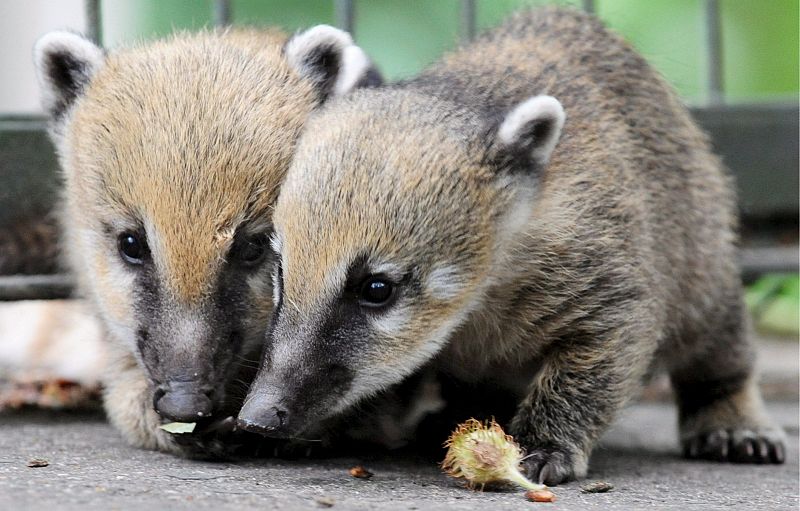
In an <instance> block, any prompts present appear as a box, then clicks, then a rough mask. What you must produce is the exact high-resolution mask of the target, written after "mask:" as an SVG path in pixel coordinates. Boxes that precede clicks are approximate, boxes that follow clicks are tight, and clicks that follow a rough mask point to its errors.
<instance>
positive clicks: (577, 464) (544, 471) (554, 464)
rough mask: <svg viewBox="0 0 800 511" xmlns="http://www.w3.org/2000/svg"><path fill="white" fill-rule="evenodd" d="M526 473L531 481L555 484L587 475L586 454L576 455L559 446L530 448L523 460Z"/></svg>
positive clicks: (548, 484)
mask: <svg viewBox="0 0 800 511" xmlns="http://www.w3.org/2000/svg"><path fill="white" fill-rule="evenodd" d="M523 467H524V470H525V475H526V476H527V477H528V479H530V480H531V481H534V482H537V483H540V484H546V485H547V486H555V485H557V484H561V483H564V482H567V481H571V480H573V479H577V478H578V477H583V476H584V475H586V461H585V457H584V456H576V455H575V454H573V453H571V452H570V451H568V450H566V449H561V448H558V447H539V448H534V449H530V450H529V451H528V455H527V456H526V457H525V460H524V461H523Z"/></svg>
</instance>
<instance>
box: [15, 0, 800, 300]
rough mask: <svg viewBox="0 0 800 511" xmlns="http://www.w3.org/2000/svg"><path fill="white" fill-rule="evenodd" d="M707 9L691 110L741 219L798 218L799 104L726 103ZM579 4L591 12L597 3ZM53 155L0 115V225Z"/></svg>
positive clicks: (92, 26) (709, 0)
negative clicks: (699, 85)
mask: <svg viewBox="0 0 800 511" xmlns="http://www.w3.org/2000/svg"><path fill="white" fill-rule="evenodd" d="M703 2H704V13H705V41H706V47H705V49H706V64H707V66H708V73H707V76H708V80H707V84H706V86H707V92H708V94H707V98H708V99H707V102H706V103H705V104H704V105H702V106H699V107H695V108H693V109H692V112H693V114H694V116H695V118H696V119H697V120H698V122H699V123H700V124H701V125H702V126H703V127H704V128H705V129H706V130H707V131H708V132H709V133H710V134H711V137H712V140H713V143H714V147H715V149H716V151H717V152H718V153H720V154H721V155H722V156H723V159H724V160H725V162H726V164H727V165H728V167H730V168H731V170H732V171H733V173H734V174H735V176H736V178H737V182H738V185H739V192H740V202H741V209H742V213H743V215H744V218H745V222H747V221H748V219H752V218H757V219H765V218H767V219H776V218H777V219H784V220H786V219H788V221H789V223H790V224H794V223H796V222H797V211H798V193H797V192H798V172H797V171H798V151H799V150H800V147H799V146H798V139H800V133H799V130H798V117H800V111H799V110H798V106H797V103H796V102H795V103H792V104H783V103H777V104H774V103H773V104H770V103H767V104H763V103H759V104H752V105H729V104H728V103H726V101H725V87H724V83H723V68H722V65H723V59H722V48H723V45H722V38H723V37H724V34H723V33H722V30H721V23H720V8H719V7H720V6H719V2H718V0H703ZM333 3H334V12H335V19H336V24H337V25H338V26H339V27H340V28H342V29H344V30H347V31H348V32H352V33H355V34H357V32H358V27H357V9H356V2H355V1H354V0H333ZM476 4H477V2H476V0H462V1H461V2H460V16H459V18H460V20H459V25H460V27H459V28H460V36H461V39H462V40H464V41H469V40H471V39H472V38H474V37H475V35H476V32H477V16H476V12H477V5H476ZM582 7H583V8H584V9H585V10H587V11H589V12H594V9H595V2H594V1H593V0H583V1H582ZM85 8H86V19H87V23H88V27H87V35H88V36H89V37H90V38H91V39H92V40H94V41H95V42H97V43H98V44H102V41H103V27H102V23H101V19H102V16H101V8H102V2H101V1H100V0H85ZM211 9H212V19H213V22H214V24H215V25H217V26H225V25H228V24H230V23H231V21H232V19H233V12H232V7H231V2H230V0H214V1H213V2H212V3H211ZM56 171H57V162H56V159H55V156H54V153H53V149H52V146H51V144H50V143H49V141H48V140H47V135H46V130H45V122H44V121H43V119H41V118H32V117H16V118H9V117H5V118H3V117H0V183H2V184H4V185H5V186H4V187H0V205H2V207H0V230H2V229H4V228H7V227H8V225H9V222H13V221H14V218H15V217H16V216H18V215H19V214H20V213H21V212H25V211H43V210H46V209H48V208H49V207H52V203H53V202H54V200H55V197H56V196H57V193H58V182H57V179H56V178H55V176H56ZM797 255H798V254H797V247H796V246H791V247H789V248H785V247H784V248H782V249H770V248H767V249H763V248H762V249H746V250H745V251H744V253H743V258H742V264H743V269H744V272H745V275H746V276H752V275H757V274H759V273H762V272H770V271H797V262H798V257H797ZM70 291H71V283H70V279H69V277H68V276H66V275H25V276H23V275H13V276H0V300H21V299H37V298H39V299H46V298H64V297H67V296H69V294H70Z"/></svg>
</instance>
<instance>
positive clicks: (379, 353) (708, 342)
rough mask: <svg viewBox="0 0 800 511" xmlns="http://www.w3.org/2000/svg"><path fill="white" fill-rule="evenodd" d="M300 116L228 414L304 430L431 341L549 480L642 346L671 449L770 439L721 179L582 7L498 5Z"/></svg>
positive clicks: (649, 72)
mask: <svg viewBox="0 0 800 511" xmlns="http://www.w3.org/2000/svg"><path fill="white" fill-rule="evenodd" d="M304 133H305V136H303V137H301V139H300V142H299V143H298V149H297V152H296V154H295V159H294V160H293V163H292V166H291V168H290V170H289V172H288V174H287V177H286V181H285V182H284V185H283V187H282V189H281V192H280V195H279V198H278V203H277V206H276V209H275V213H274V217H273V221H274V225H275V233H274V235H273V236H274V237H273V242H272V245H273V248H274V250H275V251H276V252H277V254H279V255H278V260H279V264H278V265H277V269H276V272H275V285H274V289H275V298H274V300H275V303H276V309H275V313H274V315H273V319H272V323H271V329H270V331H269V335H268V341H267V344H266V349H265V353H264V359H263V362H262V367H261V369H260V370H259V374H258V376H257V377H256V380H255V382H254V384H253V386H252V387H251V390H250V393H249V394H248V397H247V399H246V401H245V404H244V406H243V408H242V410H241V412H240V414H239V423H240V424H241V425H242V426H244V427H246V428H249V429H250V430H252V431H259V432H262V433H264V434H266V435H269V436H275V437H286V436H297V435H302V436H308V433H307V432H309V431H313V430H314V429H315V427H316V425H317V424H319V423H320V422H321V421H323V420H325V419H326V418H329V417H331V416H333V415H336V414H340V413H342V412H344V411H345V410H347V409H348V408H350V407H351V406H353V405H354V404H356V403H359V402H360V401H361V400H362V399H365V398H367V397H368V396H371V395H374V394H375V393H377V392H379V391H381V389H383V388H385V387H387V386H389V385H391V384H394V383H396V382H398V381H400V380H402V379H403V378H405V377H407V376H408V375H409V374H411V373H413V372H415V371H417V370H418V369H419V368H421V367H422V366H424V365H427V364H433V365H434V366H435V367H436V368H437V369H438V370H439V371H441V372H442V373H443V374H446V375H449V376H450V377H453V378H456V379H460V380H461V381H464V382H469V383H471V384H475V383H481V382H483V383H485V385H490V386H492V388H494V389H496V394H497V397H498V400H499V401H502V400H503V399H504V398H505V397H506V396H509V395H513V396H516V399H517V403H518V404H517V407H516V412H515V415H514V417H513V419H512V420H511V422H510V432H511V433H512V434H513V435H514V436H515V437H516V439H517V440H518V441H519V442H520V443H521V444H522V445H523V446H524V447H525V449H526V450H527V451H528V457H527V459H526V462H525V463H526V464H527V471H528V473H529V475H530V476H531V477H532V478H534V479H536V480H539V481H543V482H546V483H547V484H557V483H559V482H561V481H564V480H567V479H571V478H574V477H581V476H584V475H585V474H586V470H587V463H588V460H589V455H590V453H591V451H592V447H593V446H594V444H595V442H596V440H597V439H598V437H599V436H600V434H601V433H602V432H603V431H604V430H605V429H606V427H607V426H608V424H609V423H610V422H611V421H612V420H613V418H614V417H615V414H616V413H617V411H618V410H619V409H620V407H621V406H623V405H624V404H625V403H626V402H627V401H628V400H629V399H630V397H631V396H632V395H633V394H634V393H635V392H636V390H637V389H638V388H639V387H640V384H641V382H642V380H643V378H644V377H645V376H646V374H647V373H648V369H649V368H650V367H651V366H652V365H653V364H654V363H656V362H659V363H662V364H664V365H666V367H667V368H668V370H669V372H670V374H671V377H672V382H673V385H674V387H675V390H676V393H677V396H678V403H679V408H680V436H681V441H682V442H683V446H684V452H685V454H686V456H688V457H690V458H708V459H716V460H724V461H737V462H752V463H771V462H776V463H780V462H782V461H783V459H784V456H785V453H784V443H783V440H782V435H783V434H782V432H781V430H780V429H779V428H777V427H775V426H774V425H773V423H772V422H771V421H770V420H769V419H768V418H767V417H766V416H765V412H764V407H763V404H762V400H761V397H760V395H759V390H758V388H757V386H756V381H755V379H754V376H753V348H752V346H751V345H750V344H749V343H748V341H747V339H746V337H745V333H744V326H745V319H744V311H743V308H742V299H741V289H740V281H739V272H738V269H737V263H736V251H735V234H734V232H735V228H736V219H735V214H734V210H735V200H734V193H733V187H732V183H731V180H730V178H729V176H728V175H727V174H726V173H725V171H724V170H723V168H722V166H721V164H720V161H719V159H718V158H717V157H716V156H714V155H713V154H712V153H711V152H710V150H709V142H708V140H707V138H706V136H705V135H704V134H703V133H702V132H701V131H700V130H699V129H698V127H697V126H696V125H695V124H694V122H692V120H691V118H690V116H689V113H688V111H687V110H686V108H684V106H683V105H682V104H681V102H680V100H679V99H678V98H677V96H676V95H675V94H674V92H673V91H672V90H671V88H670V87H669V86H668V85H667V83H666V82H665V81H664V79H663V78H662V77H661V76H659V75H658V73H656V72H655V71H654V70H653V69H652V68H650V66H649V65H648V64H647V63H646V62H645V60H644V59H643V58H641V57H640V56H639V55H637V54H636V52H635V51H634V50H633V49H631V47H630V46H629V45H628V44H627V43H625V42H624V41H623V40H622V39H621V38H619V37H618V36H616V35H614V34H612V33H610V32H608V31H607V30H606V29H605V28H604V27H603V26H602V24H601V23H600V22H599V21H598V20H597V19H595V18H593V17H592V16H589V15H587V14H583V13H580V12H577V11H573V10H563V9H556V8H548V9H544V10H541V11H535V12H532V13H531V12H527V13H522V14H519V15H517V16H514V17H512V18H511V19H510V20H509V21H508V22H506V23H505V24H504V25H502V26H501V27H500V28H498V29H495V30H493V31H490V32H488V33H486V34H484V35H483V36H482V37H480V38H478V39H477V40H476V41H475V42H474V43H472V44H470V45H468V46H467V47H465V48H463V49H461V50H458V51H456V52H453V53H451V54H449V55H446V56H445V57H444V58H443V59H442V61H441V62H440V63H438V64H436V65H434V66H433V67H431V68H430V69H429V70H427V71H425V72H423V73H422V74H421V75H420V76H419V77H417V78H415V79H412V80H410V81H407V82H405V83H400V84H397V85H393V86H387V87H383V88H377V89H370V90H363V91H356V92H355V93H353V94H351V95H349V96H347V97H345V98H342V99H340V100H336V101H333V102H331V103H329V104H327V105H326V106H325V107H323V109H322V110H321V111H320V112H319V113H318V114H315V115H313V116H312V117H311V119H310V120H309V122H308V123H307V125H306V128H305V132H304ZM466 418H467V417H466V416H465V417H462V418H461V420H464V419H466Z"/></svg>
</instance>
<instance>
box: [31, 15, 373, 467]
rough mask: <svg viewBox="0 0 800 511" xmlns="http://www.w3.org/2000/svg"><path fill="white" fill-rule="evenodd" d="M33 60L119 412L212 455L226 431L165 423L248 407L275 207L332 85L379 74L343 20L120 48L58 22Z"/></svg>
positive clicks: (160, 439)
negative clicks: (106, 47) (181, 429)
mask: <svg viewBox="0 0 800 511" xmlns="http://www.w3.org/2000/svg"><path fill="white" fill-rule="evenodd" d="M35 61H36V67H37V69H38V74H39V79H40V83H41V89H42V97H43V104H44V107H45V110H46V113H47V114H48V115H49V117H50V129H51V135H52V139H53V141H54V142H55V145H56V147H57V151H58V155H59V157H60V162H61V166H62V168H63V175H64V181H65V191H64V198H65V200H64V211H63V220H64V221H63V224H64V225H63V229H64V231H65V237H64V245H65V249H66V251H67V252H68V259H69V261H70V266H71V268H72V269H73V270H74V272H75V273H76V274H77V276H78V278H79V280H80V288H81V290H82V291H83V293H84V294H85V295H86V297H87V298H88V299H89V300H90V301H91V302H92V303H93V305H94V307H95V310H96V312H97V314H98V315H99V317H100V318H101V319H102V322H103V325H104V328H105V334H106V336H107V339H108V342H107V344H108V349H109V352H110V353H109V359H110V363H109V367H108V371H107V377H106V378H105V382H104V384H105V404H106V409H107V412H108V415H109V418H110V420H111V422H112V423H113V424H114V425H115V426H116V427H117V428H118V429H119V430H120V431H121V432H122V434H123V436H124V437H125V438H126V439H127V440H128V441H129V442H130V443H132V444H135V445H138V446H142V447H146V448H153V449H162V450H167V451H174V452H183V453H186V454H195V453H196V454H199V455H203V454H205V453H206V451H207V450H208V449H210V446H211V444H214V445H216V444H215V443H214V441H213V439H212V440H209V441H208V442H206V441H205V440H204V438H205V437H202V436H201V435H200V434H199V433H198V434H196V435H181V436H179V437H173V436H171V435H170V434H168V433H166V432H165V431H162V430H160V429H159V425H161V424H162V423H163V422H169V421H184V422H199V424H198V428H197V429H198V430H203V429H204V427H206V428H207V429H206V431H208V430H217V428H218V427H219V426H220V425H219V424H216V423H215V422H214V421H217V420H219V419H222V418H224V417H226V416H229V415H231V414H234V415H235V413H236V411H237V410H238V404H237V400H238V403H240V402H241V401H240V400H241V398H242V397H243V394H244V389H241V388H240V389H239V395H238V396H237V395H236V393H235V392H233V391H232V388H233V387H235V386H236V385H239V386H240V387H241V386H242V385H244V386H245V387H246V385H247V384H248V383H249V381H248V380H247V379H246V377H244V376H242V375H241V374H239V373H240V372H241V371H240V370H241V369H246V368H247V366H248V365H249V366H255V365H257V362H258V358H259V354H260V351H261V346H262V345H263V333H264V330H265V329H266V328H267V325H268V316H269V313H270V311H271V307H272V306H271V297H272V290H271V278H270V268H269V267H270V257H269V250H268V246H267V240H268V238H269V235H270V233H271V216H272V215H271V208H272V207H273V201H274V200H275V198H276V196H277V190H278V187H279V184H280V182H281V180H282V179H283V176H284V174H285V172H286V169H287V167H288V165H289V162H290V159H291V156H292V154H293V152H294V147H295V142H296V138H297V137H298V135H299V133H300V129H301V127H302V125H303V123H304V121H305V119H306V117H307V116H308V114H309V113H310V112H311V111H312V110H313V109H314V108H316V107H317V106H318V105H320V104H321V103H322V102H324V101H325V100H326V98H328V97H331V96H338V95H342V94H345V93H347V92H348V91H349V90H350V89H352V88H354V87H357V86H362V85H369V84H371V83H374V82H376V81H377V80H378V78H379V77H378V75H377V74H376V72H375V71H374V69H373V68H372V66H371V64H370V62H369V59H367V57H366V56H365V55H364V53H363V52H362V51H361V50H360V49H359V48H358V47H356V46H355V45H353V42H352V40H351V38H350V37H349V35H347V34H346V33H344V32H342V31H340V30H337V29H335V28H332V27H327V26H318V27H314V28H312V29H309V30H308V31H306V32H303V33H298V34H297V35H295V36H293V37H291V38H289V37H287V36H285V35H284V34H282V33H280V32H278V31H266V32H259V31H255V30H253V31H250V30H233V31H220V32H203V33H198V34H181V35H176V36H174V37H172V38H170V39H166V40H163V41H159V42H154V43H151V44H145V45H141V46H135V47H132V48H127V49H119V50H116V51H111V52H109V53H106V52H104V51H103V50H102V49H100V48H99V47H97V46H95V45H94V44H92V43H91V42H89V41H88V40H86V39H84V38H82V37H81V36H79V35H76V34H72V33H68V32H53V33H50V34H47V35H45V36H44V37H42V38H41V39H40V40H39V41H38V43H37V44H36V47H35ZM254 369H255V368H254V367H253V368H252V370H251V372H254ZM240 379H244V381H239V380H240ZM232 392H233V393H232ZM228 422H229V423H231V424H232V422H233V421H232V420H230V419H229V420H228ZM175 438H180V439H181V440H182V441H183V443H185V444H187V445H178V443H176V441H175ZM195 447H199V449H195Z"/></svg>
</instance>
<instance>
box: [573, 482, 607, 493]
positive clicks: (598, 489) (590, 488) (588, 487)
mask: <svg viewBox="0 0 800 511" xmlns="http://www.w3.org/2000/svg"><path fill="white" fill-rule="evenodd" d="M613 489H614V485H613V484H611V483H608V482H606V481H595V482H593V483H589V484H585V485H583V486H581V491H582V492H583V493H605V492H607V491H611V490H613Z"/></svg>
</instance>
